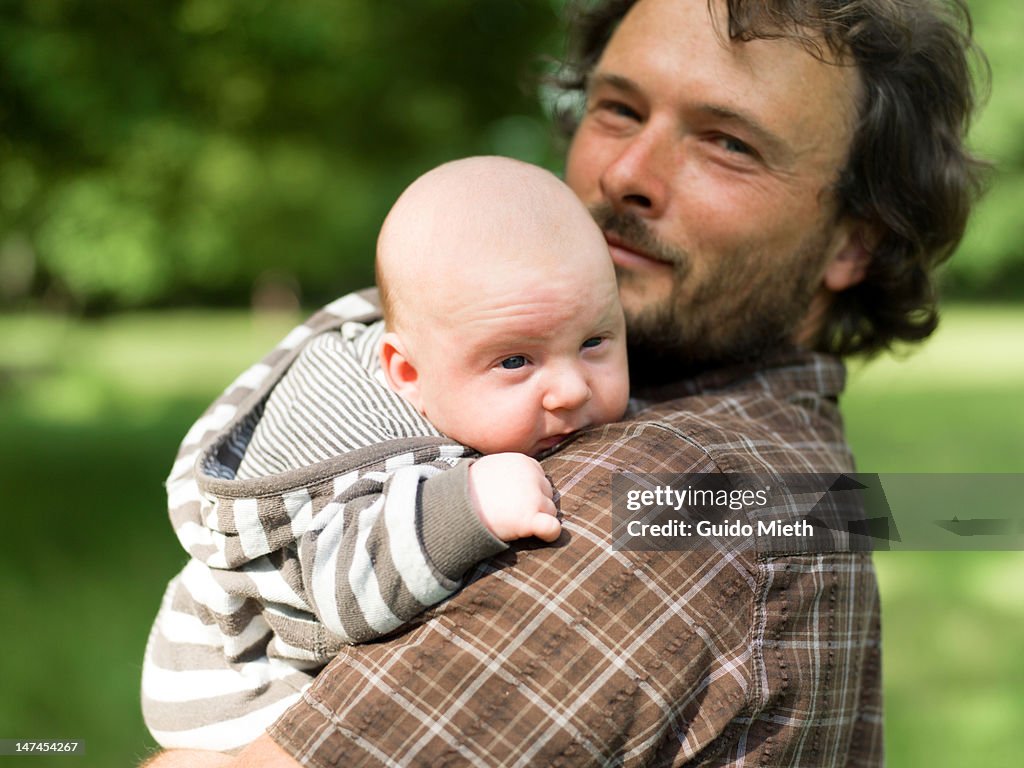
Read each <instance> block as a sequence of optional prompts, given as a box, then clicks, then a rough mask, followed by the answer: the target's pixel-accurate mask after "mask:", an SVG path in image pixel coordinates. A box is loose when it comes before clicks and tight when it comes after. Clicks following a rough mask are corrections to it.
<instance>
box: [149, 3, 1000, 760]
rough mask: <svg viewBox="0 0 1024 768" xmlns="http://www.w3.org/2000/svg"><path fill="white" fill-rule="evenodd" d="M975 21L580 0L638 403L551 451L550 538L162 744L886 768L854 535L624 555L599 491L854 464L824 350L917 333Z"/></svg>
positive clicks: (590, 120)
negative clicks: (556, 509)
mask: <svg viewBox="0 0 1024 768" xmlns="http://www.w3.org/2000/svg"><path fill="white" fill-rule="evenodd" d="M958 14H962V18H961V17H960V16H958ZM958 21H960V22H962V23H958ZM968 27H969V25H968V24H967V23H966V10H965V9H964V8H963V7H962V5H961V4H960V3H956V4H955V6H954V7H952V8H951V9H945V8H941V9H940V8H937V7H934V5H933V3H931V2H929V1H928V0H900V1H899V2H896V1H895V0H836V1H835V2H812V1H810V0H809V1H808V2H795V3H794V2H786V3H782V2H742V1H741V0H731V1H730V2H729V3H728V6H727V5H726V2H725V1H724V0H722V1H721V2H717V1H715V0H712V2H710V3H705V2H704V1H703V0H638V1H637V2H628V1H626V0H614V1H612V2H606V3H603V4H602V5H600V7H598V8H596V9H595V10H594V11H593V12H592V13H590V14H588V15H587V16H585V17H583V18H582V20H581V22H580V24H579V34H580V48H579V50H578V51H577V60H576V64H577V69H576V70H575V71H574V72H573V71H570V72H569V74H568V76H567V77H566V78H565V84H566V86H567V87H569V88H570V89H572V88H573V87H581V88H584V89H585V96H586V105H585V109H584V111H583V114H582V117H581V118H580V119H579V121H578V124H577V125H575V126H574V132H573V138H572V144H571V147H570V150H569V155H568V162H567V168H566V180H567V182H568V183H569V185H570V186H571V187H572V188H573V190H574V191H575V192H576V193H577V194H578V195H579V196H580V198H581V199H582V200H583V201H584V202H585V203H586V204H587V205H588V206H589V207H590V208H591V210H592V212H593V214H594V216H595V218H596V220H597V221H598V223H599V224H600V225H601V227H602V229H603V230H604V232H605V235H606V239H607V241H608V243H609V245H610V247H611V252H612V257H613V259H614V261H615V264H616V267H617V270H618V276H619V280H620V293H621V296H622V301H623V305H624V307H625V310H626V313H627V320H628V324H629V331H630V356H631V365H632V367H633V381H634V384H635V385H637V386H635V391H634V394H635V395H637V396H640V397H642V398H643V399H644V402H645V403H647V404H648V407H647V408H646V409H645V410H642V411H641V412H640V413H638V414H637V415H636V416H634V417H633V418H632V419H630V420H628V421H626V422H622V423H619V424H616V425H610V426H607V427H603V428H601V429H598V430H595V431H591V432H588V433H585V434H583V435H582V436H580V437H579V438H578V439H577V440H576V441H575V442H574V443H572V444H571V445H569V446H568V447H566V448H565V449H564V450H562V451H560V452H558V453H557V454H556V455H555V456H552V457H550V458H549V459H547V460H545V462H544V463H545V469H546V470H547V472H548V473H549V474H550V475H551V477H552V479H553V481H554V484H555V486H556V487H557V488H558V489H559V491H560V492H561V494H562V496H561V511H562V515H563V524H564V528H565V531H566V535H564V536H563V542H562V546H560V547H558V548H538V549H527V548H520V549H518V550H515V549H514V550H512V551H511V553H507V554H505V555H503V556H501V557H499V558H496V559H495V560H494V561H492V563H491V564H490V565H489V566H488V565H485V566H484V567H483V568H482V569H481V570H482V572H483V573H484V574H485V575H483V577H482V578H479V579H477V580H475V581H473V582H472V583H470V584H469V585H468V586H467V587H466V588H465V589H464V590H463V591H462V592H461V593H459V594H458V595H457V596H455V597H454V598H453V599H451V600H450V601H448V602H447V603H445V604H444V605H443V606H441V607H440V608H438V609H435V610H434V611H432V612H430V613H428V614H427V620H426V621H425V622H424V623H423V624H422V625H420V626H417V627H415V628H414V629H412V630H411V631H409V632H407V633H405V634H402V635H399V636H397V637H396V638H394V639H393V640H391V641H389V642H386V643H380V644H375V645H369V646H361V647H355V648H350V649H347V650H345V651H343V652H342V654H341V655H340V656H339V657H338V658H337V659H336V660H335V661H334V662H332V663H331V664H330V665H329V666H328V667H327V668H326V669H325V670H324V671H323V672H322V673H321V675H320V676H319V678H318V679H317V682H316V683H315V684H314V685H313V687H312V688H311V689H310V690H309V691H307V693H306V694H305V695H304V698H303V699H302V700H301V701H300V702H299V703H298V704H296V705H294V706H293V707H292V708H291V709H290V710H289V711H288V712H287V713H285V715H284V716H283V717H282V718H281V719H280V720H279V721H278V723H277V724H276V725H275V726H274V727H273V728H272V729H271V730H270V732H269V734H268V736H265V737H263V738H261V739H260V740H259V741H257V742H256V743H254V744H253V745H252V746H251V747H250V748H248V749H247V750H245V751H244V752H243V753H242V755H240V756H239V757H238V758H237V759H235V760H233V761H232V760H231V759H229V758H226V757H223V756H217V755H210V754H209V753H206V754H205V755H204V754H203V753H173V752H169V753H166V754H165V755H164V756H163V757H162V758H158V760H157V761H156V762H154V763H153V764H154V765H163V766H169V765H174V764H175V762H174V761H175V760H181V761H183V762H181V763H180V764H182V765H192V766H197V765H203V764H209V765H219V764H225V765H242V766H262V765H282V766H287V765H299V764H302V765H316V766H322V765H361V764H374V765H376V764H380V763H385V764H394V765H431V766H433V765H449V764H451V765H456V764H460V765H461V764H476V765H499V764H501V765H506V764H507V765H511V764H520V765H570V764H572V765H576V764H579V765H605V764H619V763H622V764H627V765H648V764H649V765H682V764H700V765H755V764H756V765H796V764H800V765H878V764H880V763H881V762H882V725H881V724H882V719H881V698H880V693H881V683H880V659H879V643H880V638H879V631H880V630H879V610H878V602H877V589H876V583H875V576H874V571H873V569H872V566H871V561H870V556H869V555H865V554H862V553H854V552H845V551H840V550H839V549H838V548H837V549H835V550H832V551H818V552H810V551H802V552H796V553H793V552H786V551H781V550H780V551H773V550H772V549H771V548H770V547H768V548H765V547H762V546H758V547H757V548H755V549H750V548H730V547H718V548H715V549H713V550H711V551H709V550H708V549H701V550H699V551H684V552H625V551H613V550H612V548H611V546H610V538H609V530H610V526H611V520H610V507H611V483H612V478H613V476H615V475H616V474H621V473H623V472H631V473H633V474H634V475H636V473H671V474H673V475H680V474H683V473H719V472H750V473H758V474H768V475H773V474H779V473H790V472H845V471H851V470H852V469H853V459H852V456H851V455H850V453H849V450H848V448H847V446H846V444H845V442H844V440H843V437H842V428H841V424H840V421H839V415H838V411H837V407H836V401H837V398H838V396H839V394H840V393H841V391H842V387H843V369H842V366H841V364H840V363H839V361H838V359H837V356H839V355H845V354H851V353H857V352H874V351H876V350H879V349H882V348H885V347H886V346H888V345H889V344H890V343H891V342H893V341H895V340H901V339H903V340H915V339H920V338H924V337H925V336H927V335H928V334H929V333H930V332H931V331H932V330H933V329H934V327H935V323H936V320H937V314H936V308H935V303H934V295H933V282H932V271H933V270H934V268H935V266H936V265H937V264H938V263H940V262H942V261H943V260H944V259H945V258H947V257H948V255H949V254H950V252H951V251H952V249H953V248H954V247H955V245H956V244H957V242H958V241H959V238H960V236H961V234H962V232H963V228H964V226H965V222H966V218H967V214H968V211H969V207H970V204H971V202H972V200H973V198H974V196H975V194H976V192H977V191H978V178H979V170H980V169H979V166H978V164H977V163H976V162H975V161H974V160H973V159H972V158H971V157H970V156H969V154H968V153H967V152H966V150H965V148H964V144H963V140H964V133H965V130H966V126H967V122H968V119H969V116H970V114H971V111H972V109H973V106H974V105H973V96H972V87H971V80H970V75H969V70H968V65H967V57H968V55H969V53H970V51H971V42H970V38H969V35H968V34H967V33H964V32H962V31H961V30H962V29H965V28H968Z"/></svg>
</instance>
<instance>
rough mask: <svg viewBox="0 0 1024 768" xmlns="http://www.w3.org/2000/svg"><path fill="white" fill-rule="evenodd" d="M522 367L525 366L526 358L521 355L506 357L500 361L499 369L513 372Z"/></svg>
mask: <svg viewBox="0 0 1024 768" xmlns="http://www.w3.org/2000/svg"><path fill="white" fill-rule="evenodd" d="M524 365H526V357H525V356H523V355H512V357H506V358H505V359H504V360H502V361H501V367H502V368H504V369H505V370H507V371H514V370H515V369H516V368H522V367H523V366H524Z"/></svg>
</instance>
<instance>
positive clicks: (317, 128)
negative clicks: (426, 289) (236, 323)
mask: <svg viewBox="0 0 1024 768" xmlns="http://www.w3.org/2000/svg"><path fill="white" fill-rule="evenodd" d="M556 5H558V3H557V2H552V1H551V0H415V1H414V0H396V1H392V2H380V1H379V0H345V2H338V1H337V0H303V2H299V3H296V2H291V1H290V0H184V1H181V0H177V1H171V0H150V2H146V3H137V2H131V1H130V0H89V2H86V1H85V0H4V2H3V3H2V5H0V279H3V280H4V283H5V289H4V290H3V291H0V301H2V302H5V303H7V304H11V303H14V302H17V301H18V300H19V298H21V297H24V296H25V295H26V294H29V293H31V294H33V295H35V296H41V295H50V296H55V297H58V298H61V299H62V300H63V301H64V302H65V303H71V304H72V305H73V306H77V307H84V308H93V309H103V308H110V307H119V306H130V305H140V304H147V303H191V302H198V301H206V302H209V301H217V302H224V301H231V302H237V301H242V300H246V299H247V298H248V295H249V291H250V289H251V287H252V286H253V285H256V284H260V283H261V281H262V283H265V282H266V280H267V277H266V276H267V275H268V274H269V275H278V276H281V279H282V281H283V282H284V283H288V282H294V281H297V283H296V284H298V285H300V286H301V289H302V290H303V292H304V293H305V298H306V300H307V301H308V302H310V303H313V302H319V301H322V300H326V299H328V298H330V297H332V296H333V295H335V294H337V293H338V292H340V291H343V290H347V289H349V288H352V287H356V286H361V285H365V284H368V283H370V282H371V281H372V259H373V245H374V241H375V237H376V229H377V227H378V225H379V223H380V221H381V220H382V219H383V216H384V214H385V213H386V211H387V209H388V207H389V206H390V204H391V202H392V201H393V199H394V197H395V196H396V195H397V194H398V193H399V192H400V190H401V189H402V188H403V187H404V186H405V185H406V184H407V183H408V182H410V181H411V180H412V179H413V178H414V177H415V176H417V175H418V174H419V173H421V172H422V171H424V170H426V169H427V168H428V167H430V166H432V165H434V164H436V163H438V162H442V161H444V160H446V159H450V158H453V157H457V156H462V155H468V154H476V153H500V154H511V155H514V156H518V157H521V158H523V159H526V160H530V161H534V162H545V161H548V160H550V159H551V158H550V157H549V155H548V153H549V151H550V150H549V142H548V133H547V129H546V126H545V124H544V120H543V118H542V116H541V114H540V109H539V106H538V104H537V98H536V93H535V91H536V89H535V88H533V87H532V86H528V87H523V86H524V84H526V83H529V82H530V81H531V80H532V77H529V76H528V75H529V74H530V72H531V69H532V70H533V72H534V73H536V71H537V65H536V62H537V60H538V57H539V55H540V54H541V53H542V52H543V51H544V50H545V48H546V47H547V44H548V43H550V42H551V38H552V33H553V31H554V27H555V25H556V23H557V13H556V9H555V6H556Z"/></svg>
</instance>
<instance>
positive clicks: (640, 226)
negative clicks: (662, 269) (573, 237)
mask: <svg viewBox="0 0 1024 768" xmlns="http://www.w3.org/2000/svg"><path fill="white" fill-rule="evenodd" d="M590 215H591V216H593V217H594V221H595V222H597V226H599V227H600V228H601V230H602V231H604V232H614V233H615V235H616V238H617V239H618V240H619V241H621V243H622V245H624V246H625V247H626V248H629V249H630V250H633V251H636V252H638V253H640V254H642V255H644V256H648V257H650V258H652V259H656V260H658V261H664V262H667V263H669V264H676V265H685V264H686V263H687V258H686V254H685V252H683V251H681V250H679V249H678V248H673V247H672V246H670V245H668V244H666V243H664V242H662V241H661V240H659V239H658V237H657V236H656V235H655V234H654V233H653V232H652V231H651V230H650V228H649V227H648V226H647V224H646V223H645V222H644V220H643V219H641V218H640V217H639V216H637V215H636V214H634V213H630V212H629V211H617V210H615V209H614V208H612V206H611V205H609V204H608V203H599V204H598V205H595V206H593V207H591V209H590Z"/></svg>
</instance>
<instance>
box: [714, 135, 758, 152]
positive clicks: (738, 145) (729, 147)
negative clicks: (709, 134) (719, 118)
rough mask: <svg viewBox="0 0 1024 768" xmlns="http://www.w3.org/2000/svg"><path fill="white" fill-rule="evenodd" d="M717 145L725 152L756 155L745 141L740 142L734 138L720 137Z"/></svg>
mask: <svg viewBox="0 0 1024 768" xmlns="http://www.w3.org/2000/svg"><path fill="white" fill-rule="evenodd" d="M718 144H719V146H721V147H722V149H724V150H726V151H727V152H735V153H736V154H739V155H756V154H757V153H756V152H755V151H754V148H753V147H751V146H750V145H749V144H747V143H746V142H745V141H740V140H739V139H737V138H736V137H735V136H720V137H719V138H718Z"/></svg>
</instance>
